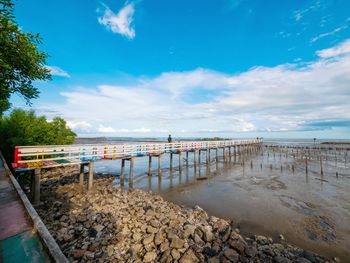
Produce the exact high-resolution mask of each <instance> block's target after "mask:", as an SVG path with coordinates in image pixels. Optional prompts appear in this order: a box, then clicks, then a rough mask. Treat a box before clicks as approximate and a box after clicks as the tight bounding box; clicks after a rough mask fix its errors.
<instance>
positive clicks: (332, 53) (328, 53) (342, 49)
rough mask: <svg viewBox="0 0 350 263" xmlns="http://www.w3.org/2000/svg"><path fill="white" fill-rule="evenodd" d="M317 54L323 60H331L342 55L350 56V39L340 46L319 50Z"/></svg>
mask: <svg viewBox="0 0 350 263" xmlns="http://www.w3.org/2000/svg"><path fill="white" fill-rule="evenodd" d="M316 54H317V55H318V56H319V57H321V58H331V57H336V56H341V55H349V54H350V39H348V40H346V41H344V42H342V43H340V44H339V45H337V46H335V47H331V48H327V49H323V50H319V51H317V52H316Z"/></svg>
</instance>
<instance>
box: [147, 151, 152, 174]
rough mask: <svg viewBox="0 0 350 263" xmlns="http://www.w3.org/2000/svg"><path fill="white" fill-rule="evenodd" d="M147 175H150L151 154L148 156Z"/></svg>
mask: <svg viewBox="0 0 350 263" xmlns="http://www.w3.org/2000/svg"><path fill="white" fill-rule="evenodd" d="M148 176H152V156H151V155H150V156H148Z"/></svg>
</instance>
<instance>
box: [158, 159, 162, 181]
mask: <svg viewBox="0 0 350 263" xmlns="http://www.w3.org/2000/svg"><path fill="white" fill-rule="evenodd" d="M161 159H162V155H161V154H159V156H158V176H162V162H161Z"/></svg>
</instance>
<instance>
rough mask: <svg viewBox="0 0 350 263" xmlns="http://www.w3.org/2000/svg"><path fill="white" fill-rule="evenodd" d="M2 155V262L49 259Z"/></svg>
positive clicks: (42, 260)
mask: <svg viewBox="0 0 350 263" xmlns="http://www.w3.org/2000/svg"><path fill="white" fill-rule="evenodd" d="M49 261H50V259H49V257H48V255H47V254H46V252H45V250H44V249H43V246H42V245H41V240H40V239H39V237H38V235H37V234H36V232H35V231H33V225H32V223H31V222H30V220H29V218H28V215H27V213H26V210H25V208H24V206H23V204H22V202H21V200H20V198H19V196H18V195H17V193H16V191H15V189H14V187H13V185H12V184H11V182H10V179H9V177H8V176H7V175H6V172H5V168H4V164H3V163H2V160H1V158H0V262H4V263H6V262H21V263H26V262H49Z"/></svg>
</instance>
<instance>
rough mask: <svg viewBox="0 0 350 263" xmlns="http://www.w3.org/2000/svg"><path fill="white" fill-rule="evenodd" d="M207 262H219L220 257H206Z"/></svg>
mask: <svg viewBox="0 0 350 263" xmlns="http://www.w3.org/2000/svg"><path fill="white" fill-rule="evenodd" d="M208 263H220V259H219V258H218V257H212V258H209V259H208Z"/></svg>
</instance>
